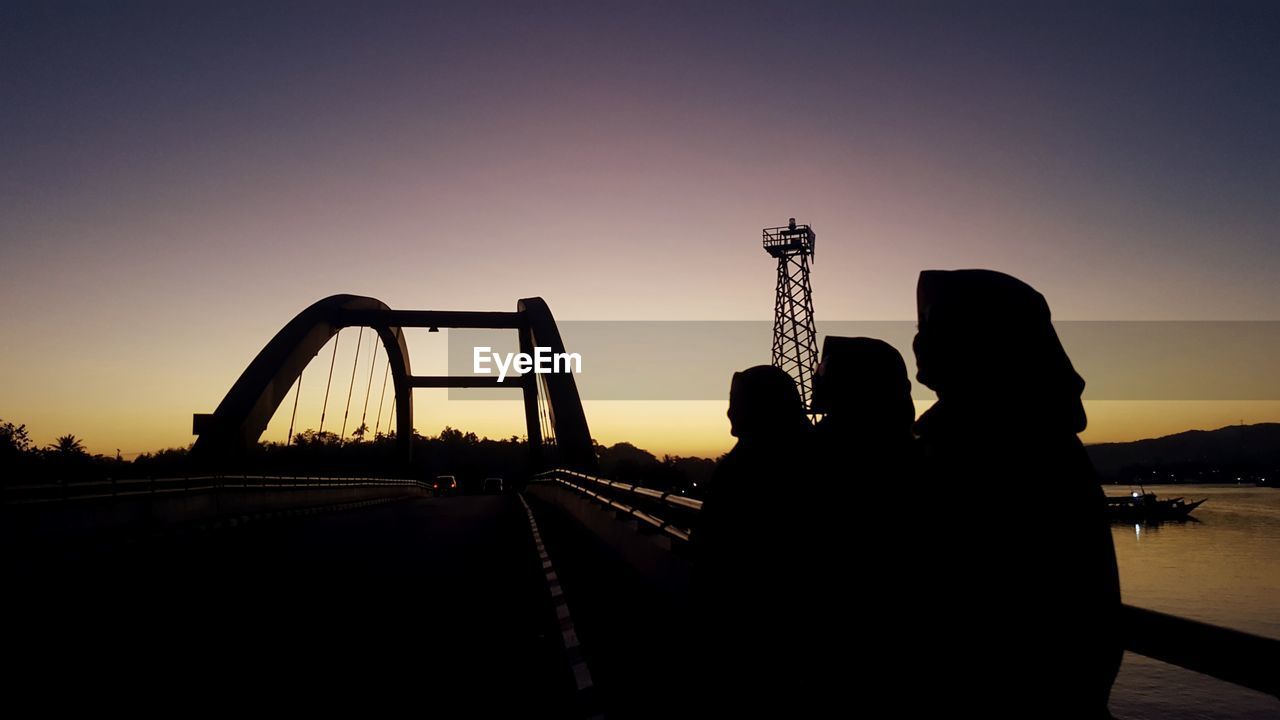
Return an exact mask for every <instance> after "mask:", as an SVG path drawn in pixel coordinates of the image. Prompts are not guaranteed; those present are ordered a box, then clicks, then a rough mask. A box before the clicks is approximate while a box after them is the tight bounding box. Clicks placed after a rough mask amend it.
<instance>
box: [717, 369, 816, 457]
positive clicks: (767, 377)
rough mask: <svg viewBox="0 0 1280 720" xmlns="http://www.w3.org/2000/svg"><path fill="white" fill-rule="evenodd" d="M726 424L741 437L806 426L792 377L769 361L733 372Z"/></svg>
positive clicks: (800, 429) (760, 436) (786, 432)
mask: <svg viewBox="0 0 1280 720" xmlns="http://www.w3.org/2000/svg"><path fill="white" fill-rule="evenodd" d="M729 424H730V426H731V432H732V433H733V436H734V437H736V438H741V439H743V440H755V439H767V438H770V437H780V436H781V437H789V436H792V435H795V434H796V433H798V432H803V431H806V430H808V429H809V427H810V425H809V420H808V418H807V417H806V416H805V412H804V405H803V403H801V401H800V393H799V392H797V391H796V383H795V381H794V380H792V379H791V376H790V375H788V374H786V373H785V372H783V371H782V370H781V369H780V368H777V367H774V366H773V365H757V366H755V367H752V368H747V369H746V370H743V371H742V372H736V373H734V374H733V383H732V384H731V385H730V387H729Z"/></svg>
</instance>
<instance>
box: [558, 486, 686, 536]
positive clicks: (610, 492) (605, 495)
mask: <svg viewBox="0 0 1280 720" xmlns="http://www.w3.org/2000/svg"><path fill="white" fill-rule="evenodd" d="M534 479H535V480H542V481H548V482H554V483H557V484H559V485H562V486H564V487H567V488H569V489H571V490H573V491H575V492H578V493H581V494H582V495H586V496H587V497H590V498H594V499H596V500H598V501H599V502H601V503H602V504H604V505H607V506H609V507H610V508H612V509H614V510H617V511H618V512H621V513H624V514H626V515H629V516H630V517H632V518H635V519H636V520H637V521H639V522H642V523H644V524H645V525H647V526H648V527H650V528H652V529H654V530H657V531H659V532H662V533H664V534H666V535H668V536H669V537H671V538H672V539H674V540H678V541H680V542H688V541H689V533H690V528H691V527H693V524H694V520H695V519H696V517H697V513H698V511H700V510H702V501H701V500H696V499H694V498H691V497H685V496H684V495H680V494H678V493H671V492H663V491H661V490H655V489H653V488H647V487H641V486H640V485H633V484H631V483H624V482H619V481H617V480H607V479H605V478H599V477H595V476H593V475H587V474H586V473H580V472H577V471H574V470H564V469H557V470H548V471H547V472H544V473H539V474H537V475H535V476H534ZM668 518H670V519H668Z"/></svg>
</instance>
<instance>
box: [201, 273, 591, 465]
mask: <svg viewBox="0 0 1280 720" xmlns="http://www.w3.org/2000/svg"><path fill="white" fill-rule="evenodd" d="M351 326H363V327H369V328H372V329H373V330H374V331H376V332H377V333H378V337H379V338H380V339H381V340H382V345H383V347H384V348H385V349H386V352H387V359H388V362H389V363H390V369H391V377H392V379H393V381H394V387H395V403H396V405H395V407H396V445H397V452H398V453H399V454H400V456H401V457H402V458H403V460H404V461H405V462H406V463H407V462H408V461H409V460H410V459H411V458H412V452H413V388H415V387H498V386H499V385H498V383H496V382H494V378H492V377H483V376H481V377H472V376H460V377H459V376H454V377H422V376H415V375H413V373H412V372H411V370H410V363H409V349H408V346H407V345H406V344H405V338H404V331H403V328H405V327H430V328H440V327H453V328H506V329H513V330H517V331H518V332H519V340H520V349H521V351H522V352H528V353H531V354H532V352H533V348H535V347H546V348H550V350H551V351H552V352H556V353H562V352H565V347H564V341H563V339H562V338H561V337H560V330H559V328H558V327H557V326H556V322H555V318H554V317H553V316H552V315H551V310H550V308H549V307H548V306H547V303H546V301H544V300H543V299H542V298H540V297H533V298H522V299H521V300H519V301H518V302H517V304H516V312H514V313H512V312H507V313H501V312H459V311H432V310H393V309H392V308H390V307H388V306H387V305H386V304H385V303H383V302H382V301H380V300H377V299H375V298H371V297H363V296H360V295H332V296H330V297H327V298H324V299H323V300H320V301H318V302H316V303H315V304H313V305H311V306H310V307H308V308H307V309H305V310H303V311H302V312H300V313H298V315H297V316H296V317H294V318H293V320H291V321H289V323H288V324H287V325H285V326H284V328H282V329H281V330H280V332H278V333H276V335H275V337H273V338H272V339H271V341H270V342H268V343H267V344H266V346H265V347H263V348H262V351H261V352H259V353H258V355H257V357H255V358H254V359H253V362H251V363H249V366H248V367H247V368H245V370H244V372H243V373H241V375H240V378H239V379H238V380H236V382H235V384H234V385H232V387H231V390H229V391H228V392H227V395H226V397H224V398H223V400H222V402H221V403H220V404H219V405H218V408H217V409H216V410H214V411H213V413H211V414H197V415H196V416H195V419H194V422H193V431H194V432H195V434H196V435H198V436H199V437H198V438H197V440H196V443H195V448H194V450H193V452H195V453H196V454H197V455H199V456H201V457H203V458H206V459H211V458H220V457H228V456H235V455H238V454H242V453H244V452H245V451H247V450H248V449H249V448H252V447H253V446H254V445H256V444H257V443H258V440H259V439H260V438H261V437H262V433H263V431H265V430H266V428H267V424H268V423H269V422H270V421H271V418H272V416H273V415H274V414H275V412H276V410H277V408H279V406H280V403H281V402H283V401H284V399H285V396H286V395H287V394H288V393H289V390H290V389H291V388H292V387H293V384H294V383H295V382H296V381H297V380H298V377H299V376H300V375H301V374H302V371H303V370H305V369H306V367H307V364H308V363H310V362H311V359H312V358H313V357H315V356H316V354H317V353H319V352H320V350H321V349H322V348H323V347H324V346H325V344H326V343H328V342H329V340H330V339H331V338H333V336H334V335H336V334H337V333H338V331H339V330H341V329H342V328H344V327H351ZM539 378H541V380H539ZM512 386H513V387H519V388H520V389H521V390H522V392H523V394H524V406H525V424H526V427H527V430H528V438H529V445H530V449H531V451H532V453H533V459H534V463H535V466H538V465H542V464H543V461H544V460H547V459H550V458H547V457H545V456H544V454H543V452H542V450H543V444H544V438H543V430H542V422H541V416H540V412H539V403H540V402H545V409H546V415H547V418H548V420H549V421H550V424H551V427H550V428H548V429H549V430H550V432H551V433H552V434H553V436H554V442H555V445H556V448H555V450H556V451H555V453H554V458H555V462H556V464H558V465H561V466H565V467H572V468H575V469H579V470H587V471H590V470H593V469H595V466H596V458H595V450H594V448H593V446H592V442H591V432H590V430H589V429H588V427H587V419H586V415H585V413H584V412H583V410H582V399H581V396H580V395H579V394H578V387H577V383H576V382H575V381H574V378H573V375H571V374H547V375H533V374H527V375H524V376H521V377H520V378H519V382H518V384H512ZM548 455H550V454H548Z"/></svg>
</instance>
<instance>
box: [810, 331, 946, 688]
mask: <svg viewBox="0 0 1280 720" xmlns="http://www.w3.org/2000/svg"><path fill="white" fill-rule="evenodd" d="M813 410H814V411H815V412H820V413H822V414H823V418H822V420H821V421H820V422H819V423H818V425H817V428H816V438H817V457H818V462H819V467H820V470H819V473H818V476H817V478H815V480H816V482H815V483H814V484H813V485H814V487H815V489H816V490H817V492H818V493H819V496H818V497H815V498H813V500H812V503H811V512H810V513H809V518H810V521H811V527H810V534H809V537H810V543H811V545H812V550H811V551H810V552H808V553H805V554H804V558H805V562H806V563H808V567H807V568H806V570H805V574H806V575H807V576H808V577H807V578H806V579H805V582H804V584H805V585H807V586H808V588H809V589H808V591H807V592H808V594H809V595H810V596H812V598H813V604H812V612H811V613H810V614H809V615H808V617H807V619H806V624H807V625H808V626H809V628H808V631H809V633H810V634H812V635H814V636H815V637H820V638H822V639H823V640H825V641H826V642H828V643H830V644H831V645H833V646H835V647H842V648H846V649H847V650H848V652H846V653H843V654H835V655H831V654H830V653H827V654H828V655H831V660H830V661H828V662H827V663H825V664H824V665H821V666H819V667H817V668H815V670H816V671H817V672H815V676H816V677H817V678H818V679H819V680H820V681H821V682H820V683H819V685H822V686H828V687H831V686H834V687H839V688H842V689H845V688H848V687H850V683H851V682H852V683H853V684H852V687H856V688H859V689H860V690H862V691H869V692H871V693H874V694H875V695H876V696H877V697H884V693H888V692H903V691H904V689H903V687H902V686H903V685H904V684H905V683H908V682H910V683H914V682H915V678H914V677H913V676H912V675H911V673H910V672H909V670H908V666H909V665H910V664H911V663H913V662H914V661H915V660H916V655H917V650H916V645H917V642H916V640H917V638H916V637H915V635H916V633H915V630H914V628H915V627H916V623H917V613H918V611H919V609H918V603H919V588H918V587H917V586H916V582H915V578H916V577H918V573H919V569H920V568H919V566H918V562H917V560H916V558H915V556H914V554H913V553H911V552H910V549H911V548H912V543H913V542H914V540H915V539H916V533H915V532H914V527H915V519H914V518H913V517H912V513H910V512H909V511H906V510H904V508H910V507H911V506H912V505H913V504H914V501H913V500H912V498H913V497H914V495H915V493H916V491H917V487H916V478H915V462H914V455H915V453H914V443H915V437H914V435H913V434H912V431H911V426H912V424H913V423H914V422H915V418H916V414H915V404H914V403H912V401H911V381H910V380H909V379H908V377H907V366H906V363H905V362H903V360H902V355H901V354H900V353H899V352H898V351H897V350H896V349H894V347H893V346H892V345H889V344H888V343H886V342H884V341H882V340H876V339H873V338H864V337H828V338H827V339H826V340H825V342H823V345H822V362H821V363H820V364H819V365H818V372H817V375H816V376H815V378H814V391H813ZM819 652H820V651H819ZM840 658H847V660H845V661H843V662H841V661H840Z"/></svg>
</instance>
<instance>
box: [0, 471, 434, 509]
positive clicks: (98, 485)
mask: <svg viewBox="0 0 1280 720" xmlns="http://www.w3.org/2000/svg"><path fill="white" fill-rule="evenodd" d="M353 487H419V488H423V489H430V487H431V486H430V485H429V484H427V483H425V482H423V481H421V480H412V479H405V478H355V477H311V476H302V475H294V476H276V475H198V476H192V477H180V478H178V477H174V478H141V479H130V480H94V481H90V482H78V483H46V484H29V485H9V486H7V487H5V488H3V492H2V493H0V497H3V502H4V504H5V505H34V504H42V503H62V502H74V501H84V500H101V499H103V498H112V497H131V496H141V495H160V494H168V493H189V492H203V491H206V490H222V489H235V490H248V489H264V490H268V489H269V490H285V489H304V488H306V489H320V488H326V489H327V488H353Z"/></svg>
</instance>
